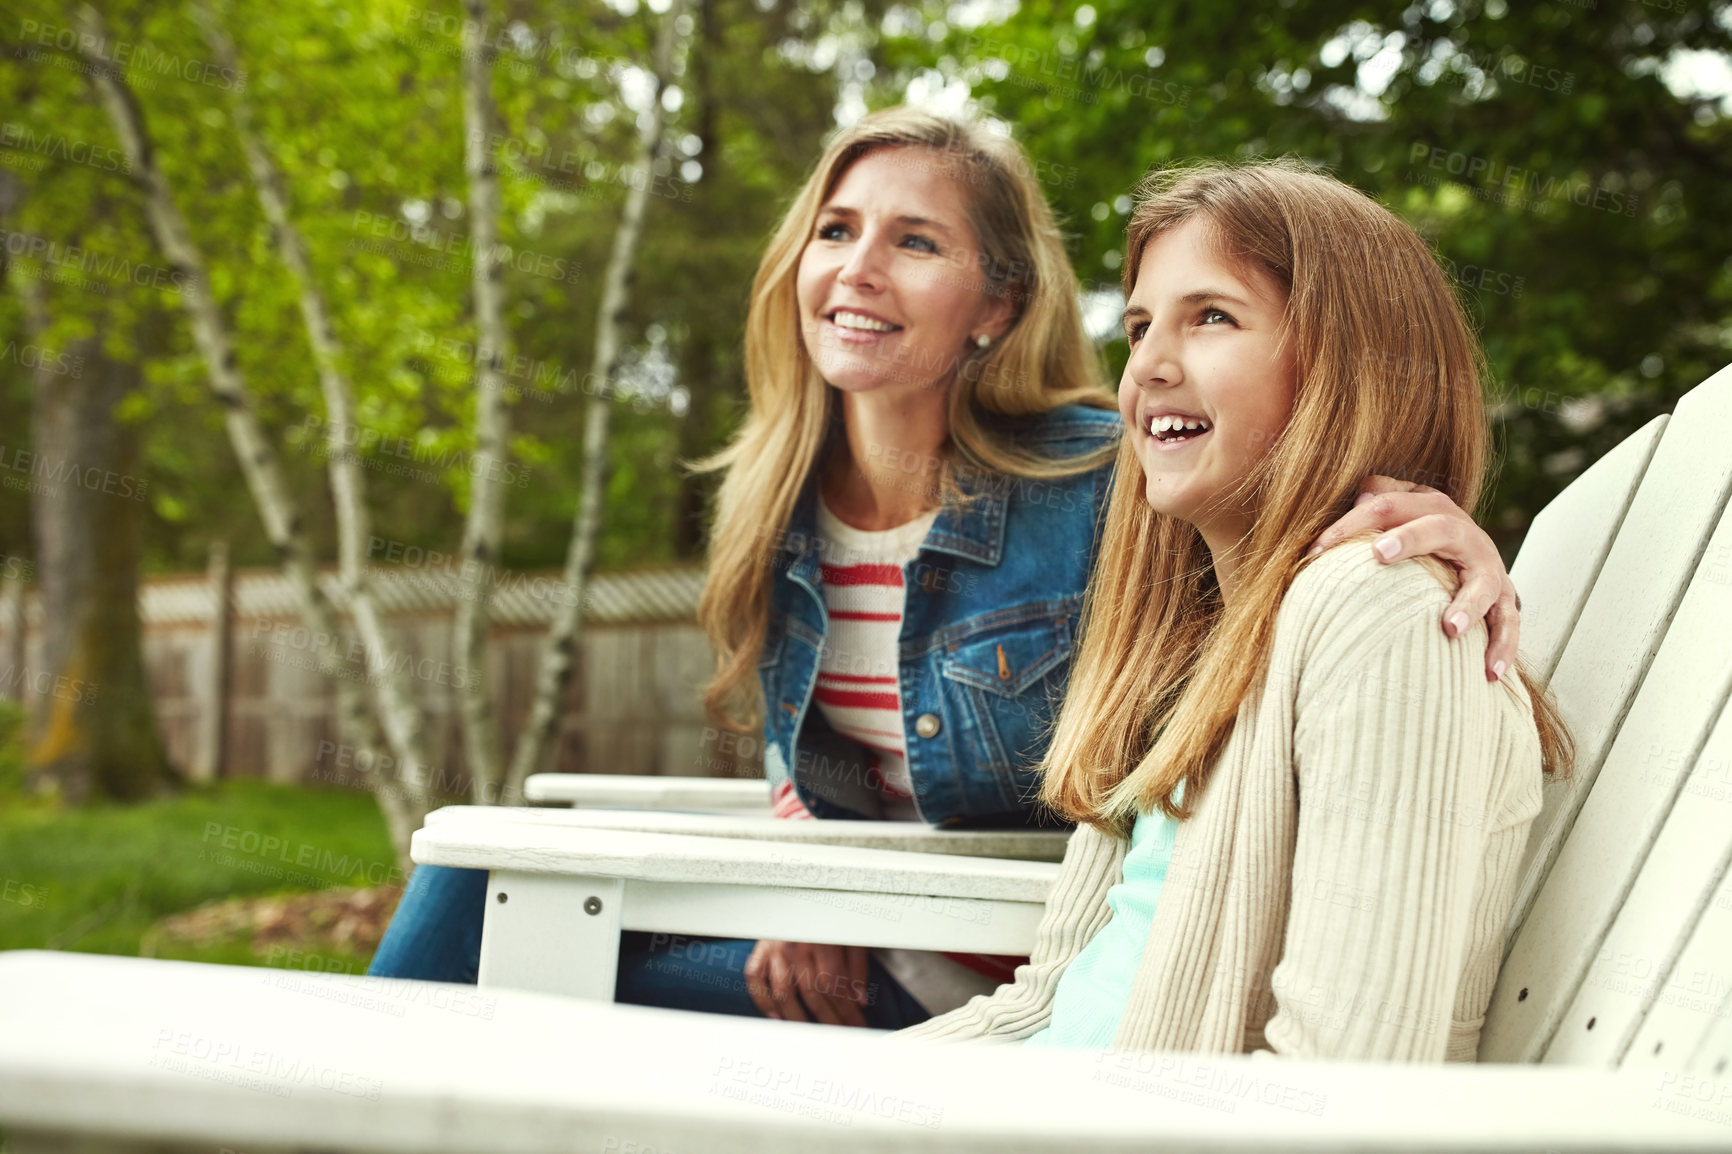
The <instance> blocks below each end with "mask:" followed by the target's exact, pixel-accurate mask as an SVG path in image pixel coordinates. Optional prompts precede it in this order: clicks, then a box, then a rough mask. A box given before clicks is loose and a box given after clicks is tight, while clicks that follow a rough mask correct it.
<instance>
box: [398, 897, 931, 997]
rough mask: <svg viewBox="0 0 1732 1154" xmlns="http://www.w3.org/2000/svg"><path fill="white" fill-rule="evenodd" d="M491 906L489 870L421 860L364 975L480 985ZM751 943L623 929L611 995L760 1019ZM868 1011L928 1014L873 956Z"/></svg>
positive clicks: (744, 940)
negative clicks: (748, 974)
mask: <svg viewBox="0 0 1732 1154" xmlns="http://www.w3.org/2000/svg"><path fill="white" fill-rule="evenodd" d="M486 907H487V871H486V870H466V869H452V868H450V867H448V866H432V865H424V866H417V867H415V872H414V873H413V874H411V875H410V876H409V885H408V886H407V887H406V888H405V889H404V890H403V900H402V902H401V903H399V904H398V906H397V912H396V914H395V915H394V916H393V917H392V918H391V925H390V928H388V929H387V930H386V931H385V940H384V941H382V942H380V943H379V950H378V952H377V953H375V954H374V955H373V964H372V965H371V966H370V967H369V968H368V970H367V973H369V974H371V975H373V976H375V977H382V978H420V979H422V980H424V981H430V982H461V983H465V984H467V985H474V984H475V977H476V973H477V971H478V970H479V969H480V967H481V920H482V916H483V914H484V912H485V910H486ZM754 944H755V943H754V942H752V941H751V940H750V939H737V938H696V937H688V936H685V935H682V934H648V933H638V932H634V931H630V930H628V931H626V932H624V933H622V934H620V942H619V975H618V978H617V981H616V985H615V987H614V1000H615V1001H617V1002H626V1003H629V1004H631V1005H636V1006H661V1007H663V1008H664V1009H670V1010H697V1011H700V1012H702V1013H706V1014H737V1015H739V1016H741V1017H745V1018H761V1017H763V1016H764V1015H763V1013H762V1012H761V1011H759V1009H758V1007H757V1003H755V1002H753V1001H752V996H751V994H750V993H749V992H748V991H747V989H746V978H745V969H746V959H747V958H749V957H751V954H752V947H753V945H754ZM865 1014H866V1023H867V1025H869V1026H871V1027H873V1028H874V1029H879V1030H899V1029H901V1028H902V1027H903V1026H912V1025H915V1024H916V1023H919V1022H924V1021H925V1020H926V1019H927V1018H928V1017H929V1016H930V1015H928V1014H927V1012H926V1009H925V1007H923V1006H921V1004H920V1003H919V1002H917V1001H915V1000H914V997H913V995H912V994H910V993H909V992H908V991H907V990H905V989H904V988H903V987H902V984H901V983H900V982H898V981H897V980H896V979H895V978H893V977H891V976H890V974H889V972H888V971H887V970H885V969H884V967H883V966H881V965H879V964H878V959H876V958H873V959H872V961H871V964H870V966H869V967H868V969H867V977H866V1006H865Z"/></svg>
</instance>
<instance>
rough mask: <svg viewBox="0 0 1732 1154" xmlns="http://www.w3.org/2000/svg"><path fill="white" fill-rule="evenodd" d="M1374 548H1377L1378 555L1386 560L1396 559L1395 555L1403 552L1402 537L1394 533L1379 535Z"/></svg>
mask: <svg viewBox="0 0 1732 1154" xmlns="http://www.w3.org/2000/svg"><path fill="white" fill-rule="evenodd" d="M1372 548H1373V549H1376V550H1377V555H1378V556H1379V557H1381V558H1383V559H1384V560H1385V561H1393V560H1395V555H1396V554H1397V553H1399V552H1401V538H1400V537H1397V536H1396V535H1395V534H1394V533H1391V534H1389V535H1388V536H1387V537H1379V538H1378V539H1377V544H1375V545H1373V546H1372Z"/></svg>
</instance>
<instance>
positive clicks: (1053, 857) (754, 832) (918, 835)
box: [427, 806, 1070, 861]
mask: <svg viewBox="0 0 1732 1154" xmlns="http://www.w3.org/2000/svg"><path fill="white" fill-rule="evenodd" d="M451 821H456V822H483V823H485V822H502V821H505V822H526V823H529V824H538V825H544V826H552V827H580V828H586V829H621V830H641V831H643V832H645V833H678V834H691V835H694V836H698V837H728V838H744V839H748V840H752V841H791V842H806V843H810V844H813V845H851V846H860V847H862V848H865V849H893V850H905V851H907V852H910V853H948V854H961V855H963V856H966V857H995V858H1020V859H1022V860H1024V861H1059V860H1061V859H1063V857H1064V847H1065V843H1066V842H1067V841H1069V839H1070V834H1069V833H1068V832H1067V831H1058V830H1037V829H982V830H958V829H939V828H936V827H934V826H929V825H926V824H925V823H924V822H913V821H784V820H782V819H779V818H773V817H758V816H755V815H754V816H738V815H730V814H707V813H666V812H663V811H660V810H627V809H621V810H612V809H609V810H593V809H542V808H536V807H530V806H447V807H445V808H444V809H437V810H434V811H433V812H432V813H430V814H428V815H427V824H428V825H435V824H441V823H444V822H451Z"/></svg>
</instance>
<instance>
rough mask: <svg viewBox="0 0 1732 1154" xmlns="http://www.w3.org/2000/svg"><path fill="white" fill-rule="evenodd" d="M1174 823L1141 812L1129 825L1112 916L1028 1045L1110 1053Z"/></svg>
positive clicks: (1064, 978) (1110, 901)
mask: <svg viewBox="0 0 1732 1154" xmlns="http://www.w3.org/2000/svg"><path fill="white" fill-rule="evenodd" d="M1178 834H1179V823H1178V822H1176V821H1174V820H1173V819H1172V818H1170V817H1167V816H1166V815H1165V814H1162V813H1161V812H1160V811H1159V810H1157V811H1155V812H1154V813H1145V814H1139V815H1138V816H1137V822H1136V824H1135V825H1134V826H1132V827H1131V848H1130V849H1129V850H1128V851H1127V852H1126V854H1125V864H1124V876H1123V878H1122V880H1120V882H1119V883H1118V884H1117V885H1115V886H1113V888H1112V889H1110V890H1108V891H1107V905H1108V906H1110V907H1112V911H1113V916H1112V918H1111V919H1110V920H1109V921H1108V922H1107V924H1106V925H1104V926H1102V927H1101V930H1100V932H1099V933H1097V934H1096V935H1095V936H1094V937H1092V938H1090V939H1089V943H1088V945H1086V946H1084V947H1083V949H1082V952H1081V953H1080V954H1078V955H1077V956H1076V958H1075V959H1074V960H1073V961H1072V962H1071V964H1070V965H1069V966H1067V967H1066V968H1065V971H1064V973H1063V974H1061V975H1059V979H1058V987H1057V988H1056V989H1055V990H1054V991H1053V999H1052V1020H1051V1021H1050V1022H1049V1023H1048V1024H1047V1027H1046V1028H1045V1029H1044V1030H1041V1031H1039V1032H1038V1033H1035V1034H1031V1035H1030V1036H1029V1037H1028V1039H1027V1044H1028V1045H1031V1046H1057V1047H1065V1048H1076V1049H1085V1050H1106V1049H1111V1048H1112V1044H1113V1038H1114V1037H1115V1036H1116V1035H1117V1034H1118V1032H1119V1019H1121V1018H1123V1017H1124V1016H1125V1006H1126V1005H1128V1004H1129V1002H1130V1000H1131V984H1132V983H1133V982H1134V981H1136V977H1137V966H1138V965H1139V964H1140V963H1141V962H1142V960H1143V948H1144V947H1145V946H1146V945H1147V944H1148V941H1149V926H1150V924H1152V923H1153V921H1154V918H1155V903H1156V902H1157V901H1159V900H1160V897H1161V886H1162V884H1163V883H1165V882H1166V880H1167V863H1168V862H1169V861H1171V860H1172V857H1173V842H1174V840H1175V839H1176V838H1177V837H1178Z"/></svg>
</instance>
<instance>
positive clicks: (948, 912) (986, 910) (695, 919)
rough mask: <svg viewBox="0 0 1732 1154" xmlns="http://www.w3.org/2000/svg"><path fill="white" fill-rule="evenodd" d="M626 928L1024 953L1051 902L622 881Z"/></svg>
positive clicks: (920, 948) (837, 942)
mask: <svg viewBox="0 0 1732 1154" xmlns="http://www.w3.org/2000/svg"><path fill="white" fill-rule="evenodd" d="M623 908H624V911H625V912H624V914H623V915H622V916H623V917H624V919H625V928H626V929H628V930H648V931H652V932H665V933H676V934H699V935H704V936H707V937H718V938H758V939H761V938H769V939H772V940H775V941H785V942H786V941H792V942H830V943H833V944H835V945H843V946H874V947H892V948H897V949H907V950H949V951H955V952H958V953H970V954H1006V955H1009V956H1011V957H1026V956H1027V955H1028V954H1029V952H1030V951H1031V950H1033V949H1034V935H1035V931H1036V929H1038V928H1039V926H1040V919H1041V916H1042V915H1043V914H1045V913H1046V903H1045V902H1038V901H1021V902H1013V901H1002V900H998V899H990V898H938V897H926V896H917V895H911V894H881V893H865V892H854V893H848V892H844V891H840V890H812V889H794V888H782V889H775V888H770V887H766V886H735V885H714V884H708V883H703V884H693V883H680V882H649V881H629V882H626V883H625V904H624V907H623Z"/></svg>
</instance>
